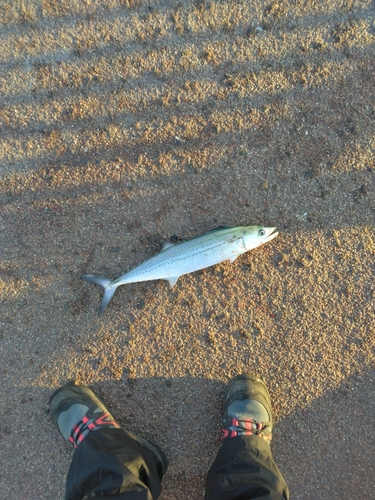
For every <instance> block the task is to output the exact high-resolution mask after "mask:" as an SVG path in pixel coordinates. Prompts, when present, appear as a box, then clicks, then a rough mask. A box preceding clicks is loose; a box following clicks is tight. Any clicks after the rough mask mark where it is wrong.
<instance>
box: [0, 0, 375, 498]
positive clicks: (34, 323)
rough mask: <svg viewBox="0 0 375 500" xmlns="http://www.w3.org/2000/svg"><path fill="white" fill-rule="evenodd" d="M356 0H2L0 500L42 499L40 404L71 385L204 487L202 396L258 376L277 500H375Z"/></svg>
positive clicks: (373, 372)
mask: <svg viewBox="0 0 375 500" xmlns="http://www.w3.org/2000/svg"><path fill="white" fill-rule="evenodd" d="M374 12H375V5H374V2H373V1H369V0H363V1H351V0H345V1H342V0H337V1H333V0H332V1H331V0H330V1H325V2H319V1H315V0H313V1H306V2H305V1H297V2H292V1H285V2H284V1H280V2H278V1H274V2H271V3H269V2H262V1H258V0H256V1H254V2H247V1H245V0H238V1H229V0H227V1H218V2H215V1H212V2H205V1H199V0H198V1H195V2H194V1H190V0H186V1H185V2H181V3H177V2H174V1H172V0H165V1H152V0H150V1H148V2H146V1H141V0H140V1H137V0H102V1H99V0H98V1H95V0H92V1H89V0H86V1H84V2H81V1H78V0H70V1H68V0H63V1H61V0H59V1H58V0H40V1H36V0H28V1H26V0H25V1H11V0H4V1H3V3H2V8H1V12H0V22H1V25H0V62H1V68H0V96H1V97H0V99H1V105H0V169H1V175H0V235H1V236H0V252H1V254H0V303H1V316H0V322H1V324H0V366H1V371H0V373H1V379H0V380H1V387H2V391H1V398H0V406H1V415H2V421H1V425H0V443H1V444H0V445H1V456H2V461H1V465H0V491H1V497H2V498H3V499H4V500H10V499H14V498H18V499H24V500H29V499H30V500H34V499H40V500H49V499H51V500H52V499H60V498H63V495H64V483H65V476H66V473H67V471H68V467H69V463H70V460H71V458H72V455H73V449H72V448H71V445H70V444H68V443H66V442H64V441H63V439H62V438H61V436H60V435H59V433H58V431H57V429H56V428H55V427H54V426H53V424H52V422H51V420H50V417H49V416H48V414H47V413H46V412H45V409H46V404H47V402H48V399H49V396H50V395H51V393H52V392H53V390H54V389H56V388H57V387H59V386H60V385H62V384H64V383H66V382H67V381H70V380H74V381H76V382H77V383H81V384H85V385H90V386H91V387H93V388H94V389H95V390H96V391H97V392H98V393H99V394H100V396H101V397H102V398H103V399H104V400H105V401H106V403H107V404H108V406H109V408H110V409H111V411H112V412H113V414H114V415H115V417H116V418H117V419H118V421H119V422H120V423H121V425H123V426H124V427H126V428H127V429H129V430H131V431H133V432H135V433H139V434H141V435H143V436H145V437H148V438H151V439H154V440H156V441H157V442H158V443H159V445H160V446H162V448H163V449H164V451H165V453H166V455H167V456H168V458H169V460H170V466H169V470H168V472H167V474H166V476H165V478H164V481H163V493H162V496H161V499H162V500H174V499H176V500H188V499H189V500H190V499H191V500H199V499H202V498H203V492H204V485H205V476H206V473H207V471H208V469H209V467H210V464H211V463H212V461H213V459H214V457H215V455H216V452H217V450H218V448H219V446H220V443H219V429H220V403H221V396H222V393H223V390H224V386H225V384H226V383H227V382H228V380H229V379H230V378H231V377H232V376H235V375H236V374H238V373H241V372H244V371H250V372H254V373H257V374H258V375H260V376H262V377H263V378H264V379H265V380H266V381H267V384H268V386H269V389H270V393H271V396H272V401H273V409H274V417H275V433H274V440H273V443H272V449H273V452H274V456H275V460H276V462H277V464H278V466H279V468H280V469H281V471H282V472H283V474H284V476H285V478H286V480H287V482H288V484H289V487H290V490H291V494H292V498H294V499H303V500H306V499H314V500H317V499H324V500H330V499H333V498H340V499H341V500H346V499H348V500H349V499H353V498H372V497H373V495H374V493H373V490H374V475H373V471H374V468H375V455H374V453H373V452H372V450H374V445H375V442H374V432H373V429H374V425H373V415H374V409H375V408H374V404H375V403H374V401H375V398H374V396H375V366H374V361H375V349H374V347H375V331H374V325H375V321H374V320H375V282H374V276H375V265H374V256H375V233H374V229H375V192H374V186H375V182H374V180H375V134H374V131H375V126H374V121H375V105H374V102H375V91H374V89H375V86H374V82H375V70H374V68H375V46H374V42H375V25H374ZM250 224H263V225H265V226H277V227H278V229H279V232H280V234H279V236H278V237H277V238H276V239H274V240H272V241H271V242H270V243H268V244H265V245H263V246H261V247H259V248H257V249H255V250H253V251H251V252H249V253H247V254H245V255H243V256H242V257H240V258H239V259H237V260H236V262H234V263H233V264H232V265H231V264H229V263H223V264H221V265H218V266H215V267H212V268H209V269H206V270H203V271H199V272H196V273H194V274H190V275H187V276H184V277H182V278H181V279H180V280H179V281H178V283H177V285H176V286H175V287H174V288H173V290H171V289H170V288H169V285H168V283H167V282H164V281H155V282H147V283H142V284H132V285H127V286H123V287H120V288H119V289H118V290H117V291H116V294H115V296H114V298H113V300H112V302H111V303H110V305H109V306H108V308H107V310H106V311H105V312H104V314H103V315H102V316H98V314H97V311H98V308H99V304H100V300H101V294H102V292H101V289H100V288H99V287H96V286H94V285H92V284H89V283H86V282H84V281H82V280H81V279H80V276H81V275H82V274H84V273H93V274H101V275H104V276H108V277H110V278H116V277H118V276H120V275H121V274H123V273H124V272H125V271H127V270H130V269H131V268H133V267H135V266H136V265H138V264H140V263H141V262H143V261H144V260H145V259H147V258H149V257H151V256H152V255H154V254H155V253H157V252H158V251H159V250H160V249H161V245H162V242H163V241H179V240H185V239H188V238H191V237H194V236H196V235H199V234H202V233H204V232H206V231H208V230H210V229H212V228H215V227H218V226H221V225H226V226H240V225H250Z"/></svg>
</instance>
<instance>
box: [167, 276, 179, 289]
mask: <svg viewBox="0 0 375 500" xmlns="http://www.w3.org/2000/svg"><path fill="white" fill-rule="evenodd" d="M178 278H179V276H172V277H171V278H167V281H169V285H170V287H171V288H173V287H174V286H175V284H176V283H177V280H178Z"/></svg>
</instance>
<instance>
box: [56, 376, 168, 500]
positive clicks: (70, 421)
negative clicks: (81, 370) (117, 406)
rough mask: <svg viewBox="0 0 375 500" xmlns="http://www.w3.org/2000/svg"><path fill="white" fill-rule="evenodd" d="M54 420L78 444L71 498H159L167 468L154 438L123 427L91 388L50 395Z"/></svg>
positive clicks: (69, 387)
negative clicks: (146, 437) (138, 435)
mask: <svg viewBox="0 0 375 500" xmlns="http://www.w3.org/2000/svg"><path fill="white" fill-rule="evenodd" d="M49 406H50V408H49V412H50V414H51V416H52V419H53V421H54V423H55V424H56V425H57V427H58V429H59V431H60V432H61V434H62V435H63V437H64V438H65V439H66V440H69V441H70V442H71V443H72V444H73V445H74V447H75V448H76V449H75V452H74V455H73V460H72V463H71V466H70V469H69V472H68V476H67V484H66V493H65V499H66V500H83V499H86V498H96V497H100V499H111V500H115V499H122V500H125V499H127V500H130V499H132V500H138V499H139V500H155V499H156V498H158V496H159V495H160V492H161V480H162V477H163V475H164V474H165V472H166V469H167V460H166V458H165V456H164V453H163V452H162V451H161V450H160V448H159V447H158V446H157V445H155V444H154V443H152V442H150V441H148V440H145V439H143V438H139V437H137V436H135V435H134V434H131V433H130V432H127V431H125V430H124V429H121V428H120V426H119V425H118V424H117V423H116V421H115V420H114V418H113V417H112V415H110V413H109V411H108V409H107V408H106V407H105V405H104V403H103V402H102V401H101V400H100V399H99V397H98V396H97V395H96V394H95V393H94V392H93V391H92V390H91V389H89V388H87V387H82V386H75V385H65V386H63V387H61V388H60V389H58V390H57V391H55V393H54V394H53V395H52V397H51V399H50V405H49Z"/></svg>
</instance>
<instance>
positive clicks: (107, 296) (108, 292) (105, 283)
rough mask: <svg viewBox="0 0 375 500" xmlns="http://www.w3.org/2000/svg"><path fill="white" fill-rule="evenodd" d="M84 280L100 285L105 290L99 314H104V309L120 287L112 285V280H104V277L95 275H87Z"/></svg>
mask: <svg viewBox="0 0 375 500" xmlns="http://www.w3.org/2000/svg"><path fill="white" fill-rule="evenodd" d="M82 279H83V280H85V281H89V282H90V283H95V284H96V285H100V286H102V287H103V288H104V296H103V300H102V303H101V304H100V309H99V314H102V312H103V311H104V309H105V308H106V307H107V306H108V304H109V303H110V301H111V298H112V297H113V294H114V293H115V291H116V288H117V287H118V285H111V283H112V280H110V279H108V278H104V277H103V276H96V275H95V274H85V275H84V276H82Z"/></svg>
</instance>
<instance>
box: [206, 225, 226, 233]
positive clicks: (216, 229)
mask: <svg viewBox="0 0 375 500" xmlns="http://www.w3.org/2000/svg"><path fill="white" fill-rule="evenodd" d="M222 229H231V228H230V226H219V227H214V228H213V229H210V230H209V231H207V232H208V233H214V232H215V231H221V230H222Z"/></svg>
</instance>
